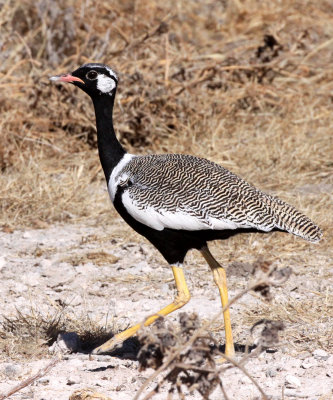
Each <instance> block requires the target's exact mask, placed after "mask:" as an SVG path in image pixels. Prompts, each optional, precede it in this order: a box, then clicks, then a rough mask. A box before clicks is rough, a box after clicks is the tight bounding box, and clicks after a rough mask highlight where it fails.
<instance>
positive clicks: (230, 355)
mask: <svg viewBox="0 0 333 400" xmlns="http://www.w3.org/2000/svg"><path fill="white" fill-rule="evenodd" d="M230 359H232V360H234V359H235V348H234V345H233V344H232V345H229V346H226V348H225V356H223V357H219V358H218V359H217V360H216V363H217V364H222V363H225V362H229V360H230Z"/></svg>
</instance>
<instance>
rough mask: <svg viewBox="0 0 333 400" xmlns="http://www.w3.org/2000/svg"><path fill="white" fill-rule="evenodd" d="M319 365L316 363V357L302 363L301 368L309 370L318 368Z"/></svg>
mask: <svg viewBox="0 0 333 400" xmlns="http://www.w3.org/2000/svg"><path fill="white" fill-rule="evenodd" d="M317 365H318V362H317V361H316V359H315V358H314V357H308V358H306V359H305V360H304V361H303V362H302V364H301V368H303V369H308V368H312V367H316V366H317Z"/></svg>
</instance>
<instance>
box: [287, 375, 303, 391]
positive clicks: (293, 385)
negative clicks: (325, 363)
mask: <svg viewBox="0 0 333 400" xmlns="http://www.w3.org/2000/svg"><path fill="white" fill-rule="evenodd" d="M284 385H285V387H287V388H289V389H297V388H299V387H301V381H300V380H299V379H298V378H297V377H296V376H294V375H289V374H288V375H286V377H285V378H284Z"/></svg>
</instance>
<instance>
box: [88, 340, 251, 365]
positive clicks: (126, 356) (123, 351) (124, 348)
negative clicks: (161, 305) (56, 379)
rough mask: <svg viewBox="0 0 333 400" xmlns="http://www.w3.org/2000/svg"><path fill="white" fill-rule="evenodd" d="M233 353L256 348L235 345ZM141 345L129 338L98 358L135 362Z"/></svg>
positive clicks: (220, 347) (222, 348) (222, 350)
mask: <svg viewBox="0 0 333 400" xmlns="http://www.w3.org/2000/svg"><path fill="white" fill-rule="evenodd" d="M234 346H235V351H236V353H243V354H245V353H250V352H251V351H252V350H254V349H255V348H256V347H257V346H256V345H251V346H247V345H245V344H242V343H235V344H234ZM141 347H142V345H141V344H140V342H139V340H138V339H137V338H136V337H132V338H129V339H127V340H125V342H123V343H122V345H120V346H119V347H117V348H116V349H114V350H113V351H111V352H109V353H104V354H101V355H99V357H100V356H103V355H105V356H110V355H111V356H112V357H114V358H118V359H121V360H137V357H138V353H139V351H140V349H141ZM214 347H215V348H216V346H214V345H212V348H214ZM92 350H93V348H90V349H86V351H85V352H86V353H91V351H92ZM218 350H219V351H220V352H221V353H223V354H224V352H225V345H224V344H223V345H220V346H219V347H218Z"/></svg>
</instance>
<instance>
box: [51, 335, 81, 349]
mask: <svg viewBox="0 0 333 400" xmlns="http://www.w3.org/2000/svg"><path fill="white" fill-rule="evenodd" d="M79 347H80V338H79V336H78V334H77V333H75V332H63V333H59V335H58V337H57V341H56V342H54V343H53V345H52V346H50V347H49V352H50V353H57V352H60V353H62V354H66V353H74V352H76V351H78V349H79Z"/></svg>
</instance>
